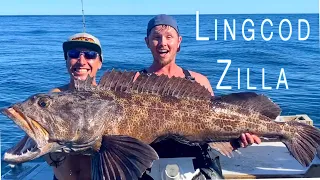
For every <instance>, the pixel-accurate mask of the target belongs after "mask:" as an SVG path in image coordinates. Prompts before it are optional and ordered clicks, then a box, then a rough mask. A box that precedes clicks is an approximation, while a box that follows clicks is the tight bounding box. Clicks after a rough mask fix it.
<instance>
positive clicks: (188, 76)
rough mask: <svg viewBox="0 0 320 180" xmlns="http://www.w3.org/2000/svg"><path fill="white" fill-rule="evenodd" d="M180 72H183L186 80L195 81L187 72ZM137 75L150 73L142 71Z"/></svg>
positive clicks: (184, 70)
mask: <svg viewBox="0 0 320 180" xmlns="http://www.w3.org/2000/svg"><path fill="white" fill-rule="evenodd" d="M182 71H183V74H184V76H185V78H186V79H188V80H191V81H194V80H195V78H194V77H192V76H191V74H190V72H189V71H188V70H186V69H183V68H182ZM139 73H140V74H151V73H148V71H147V70H146V69H142V70H141V71H139Z"/></svg>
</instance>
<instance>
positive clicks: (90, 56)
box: [68, 50, 98, 59]
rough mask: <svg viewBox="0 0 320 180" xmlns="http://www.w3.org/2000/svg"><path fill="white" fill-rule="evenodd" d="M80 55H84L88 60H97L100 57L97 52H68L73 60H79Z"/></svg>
mask: <svg viewBox="0 0 320 180" xmlns="http://www.w3.org/2000/svg"><path fill="white" fill-rule="evenodd" d="M80 53H83V54H84V57H85V58H86V59H95V58H97V56H98V53H97V52H95V51H78V50H70V51H68V56H69V57H70V58H72V59H77V58H79V56H80Z"/></svg>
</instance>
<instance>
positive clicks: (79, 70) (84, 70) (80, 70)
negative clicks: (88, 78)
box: [75, 69, 88, 73]
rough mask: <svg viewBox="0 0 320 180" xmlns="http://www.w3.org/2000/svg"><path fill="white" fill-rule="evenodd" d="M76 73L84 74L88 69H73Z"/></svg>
mask: <svg viewBox="0 0 320 180" xmlns="http://www.w3.org/2000/svg"><path fill="white" fill-rule="evenodd" d="M75 71H76V72H81V73H86V72H88V69H75Z"/></svg>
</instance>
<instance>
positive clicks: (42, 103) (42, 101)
mask: <svg viewBox="0 0 320 180" xmlns="http://www.w3.org/2000/svg"><path fill="white" fill-rule="evenodd" d="M38 105H39V106H40V107H42V108H46V107H48V106H49V105H50V101H49V100H48V99H47V98H40V99H39V101H38Z"/></svg>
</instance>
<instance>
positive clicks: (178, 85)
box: [98, 70, 211, 100]
mask: <svg viewBox="0 0 320 180" xmlns="http://www.w3.org/2000/svg"><path fill="white" fill-rule="evenodd" d="M135 75H136V72H130V71H128V72H126V71H115V70H112V71H108V72H105V74H104V75H103V76H102V77H101V80H100V82H99V86H98V88H99V89H100V90H113V91H121V92H128V93H150V94H156V95H161V96H174V97H177V98H194V99H205V100H210V98H211V93H210V92H209V91H208V90H207V89H206V88H205V87H204V86H202V85H200V84H199V83H198V82H195V81H191V80H188V79H185V78H180V77H171V78H169V77H168V76H166V75H159V76H158V75H156V74H154V73H150V74H140V75H139V76H138V77H137V79H136V80H134V77H135Z"/></svg>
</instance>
